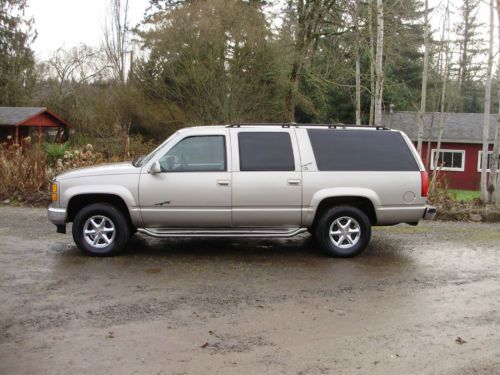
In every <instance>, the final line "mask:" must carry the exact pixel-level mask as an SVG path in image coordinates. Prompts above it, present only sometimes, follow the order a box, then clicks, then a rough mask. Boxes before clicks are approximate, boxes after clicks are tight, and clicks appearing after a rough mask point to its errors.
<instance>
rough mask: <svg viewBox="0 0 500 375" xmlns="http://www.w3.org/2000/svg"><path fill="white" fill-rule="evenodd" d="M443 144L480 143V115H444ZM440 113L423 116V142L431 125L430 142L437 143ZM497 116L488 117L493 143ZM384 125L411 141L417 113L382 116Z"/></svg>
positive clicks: (481, 126) (416, 135) (414, 136)
mask: <svg viewBox="0 0 500 375" xmlns="http://www.w3.org/2000/svg"><path fill="white" fill-rule="evenodd" d="M444 116H445V122H444V127H443V138H442V141H443V142H452V143H453V142H457V143H482V142H483V121H484V115H483V114H482V113H444ZM440 118H441V113H439V112H436V113H426V114H425V115H424V141H427V140H428V139H429V135H430V129H431V123H432V124H433V125H432V140H434V141H437V138H438V135H439V121H440ZM497 118H498V116H497V115H494V114H492V115H491V116H490V137H489V138H490V142H493V138H494V131H493V129H494V128H495V126H496V122H497ZM384 125H385V126H387V127H389V128H392V129H397V130H402V131H403V132H405V133H406V134H407V135H408V137H410V139H411V140H412V141H416V140H417V137H418V113H417V112H394V113H385V114H384Z"/></svg>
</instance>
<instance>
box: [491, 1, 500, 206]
mask: <svg viewBox="0 0 500 375" xmlns="http://www.w3.org/2000/svg"><path fill="white" fill-rule="evenodd" d="M497 28H498V32H499V34H498V41H499V42H500V0H497ZM497 56H498V73H497V86H498V99H499V102H498V115H497V123H496V126H495V141H494V145H493V155H492V156H491V166H490V186H491V187H492V188H493V189H494V190H493V194H492V197H491V199H492V201H493V202H495V203H496V204H499V203H500V191H499V189H500V181H499V179H498V159H499V156H500V143H499V141H500V139H499V138H500V134H499V132H500V53H499V54H498V55H497Z"/></svg>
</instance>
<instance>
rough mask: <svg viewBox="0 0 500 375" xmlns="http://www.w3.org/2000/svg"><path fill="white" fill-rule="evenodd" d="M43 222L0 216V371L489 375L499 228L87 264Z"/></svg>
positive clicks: (137, 252) (235, 247) (306, 241)
mask: <svg viewBox="0 0 500 375" xmlns="http://www.w3.org/2000/svg"><path fill="white" fill-rule="evenodd" d="M45 215H46V213H45V211H44V210H43V209H27V208H13V207H2V208H0V254H1V259H2V262H0V296H1V300H2V304H0V373H6V374H40V373H42V374H43V373H46V374H67V373H81V374H95V373H117V374H118V373H119V374H122V373H158V374H174V373H190V374H191V373H199V374H204V373H227V374H234V373H297V374H299V373H300V374H322V373H328V374H330V373H335V374H366V373H369V374H387V373H404V374H411V373H414V374H422V373H440V374H469V373H480V374H497V373H499V372H500V351H499V349H498V348H500V334H499V332H500V315H499V313H498V311H499V310H500V309H499V306H500V300H499V297H498V296H499V295H500V287H499V285H500V284H499V281H500V269H499V267H498V265H499V264H500V245H499V244H500V228H499V227H498V225H497V224H484V223H458V222H436V223H423V224H422V225H420V226H417V227H410V226H406V225H400V226H395V227H389V228H374V231H373V241H372V243H371V245H370V246H369V247H368V249H367V251H366V252H365V253H363V254H362V255H361V256H360V257H357V258H354V259H345V260H341V259H332V258H328V257H326V256H324V255H323V254H322V253H320V252H319V251H318V250H317V248H316V245H315V243H314V241H312V240H311V239H310V237H309V236H308V235H303V236H301V237H297V238H294V239H291V240H266V239H258V240H235V239H228V240H215V239H209V240H202V239H192V240H163V241H160V240H155V239H150V238H146V237H142V236H136V237H135V238H134V239H133V241H131V243H130V246H129V247H128V248H127V250H126V252H125V254H124V255H122V256H119V257H115V258H104V259H98V258H90V257H86V256H84V255H82V254H81V253H80V252H79V251H78V250H77V249H76V248H75V247H74V245H73V243H72V240H71V237H70V236H69V235H67V236H63V235H58V234H56V233H55V228H54V226H53V225H51V224H49V223H48V221H47V219H46V216H45ZM458 338H460V340H459V341H460V343H458V342H457V339H458Z"/></svg>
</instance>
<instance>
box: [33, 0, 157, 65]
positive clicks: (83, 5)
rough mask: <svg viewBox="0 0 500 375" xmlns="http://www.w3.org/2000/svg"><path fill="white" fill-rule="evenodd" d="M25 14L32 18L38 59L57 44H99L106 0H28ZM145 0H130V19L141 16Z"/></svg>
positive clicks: (146, 0) (58, 45) (140, 18)
mask: <svg viewBox="0 0 500 375" xmlns="http://www.w3.org/2000/svg"><path fill="white" fill-rule="evenodd" d="M28 3H29V8H28V10H27V12H28V15H31V16H32V17H33V18H34V19H35V28H36V30H37V32H38V38H37V39H36V41H35V43H34V44H33V49H34V50H35V53H36V57H37V59H41V60H43V59H46V58H47V57H49V56H50V54H51V53H52V52H53V51H55V50H57V49H58V48H59V47H62V46H64V47H73V46H77V45H79V44H81V43H85V44H88V45H91V46H98V45H99V43H100V41H101V39H102V29H103V25H104V20H105V14H106V6H107V4H108V1H107V0H29V2H28ZM148 3H149V2H148V0H130V1H129V8H130V20H131V24H132V25H135V24H137V23H138V22H139V21H140V20H142V18H143V14H144V11H145V9H146V7H147V5H148Z"/></svg>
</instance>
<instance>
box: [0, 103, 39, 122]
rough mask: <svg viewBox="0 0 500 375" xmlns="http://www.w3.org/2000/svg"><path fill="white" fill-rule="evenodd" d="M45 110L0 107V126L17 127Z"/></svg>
mask: <svg viewBox="0 0 500 375" xmlns="http://www.w3.org/2000/svg"><path fill="white" fill-rule="evenodd" d="M46 110H47V108H45V107H0V125H17V124H19V123H20V122H23V121H25V120H26V119H28V118H30V117H32V116H34V115H36V114H38V113H41V112H43V111H46Z"/></svg>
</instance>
